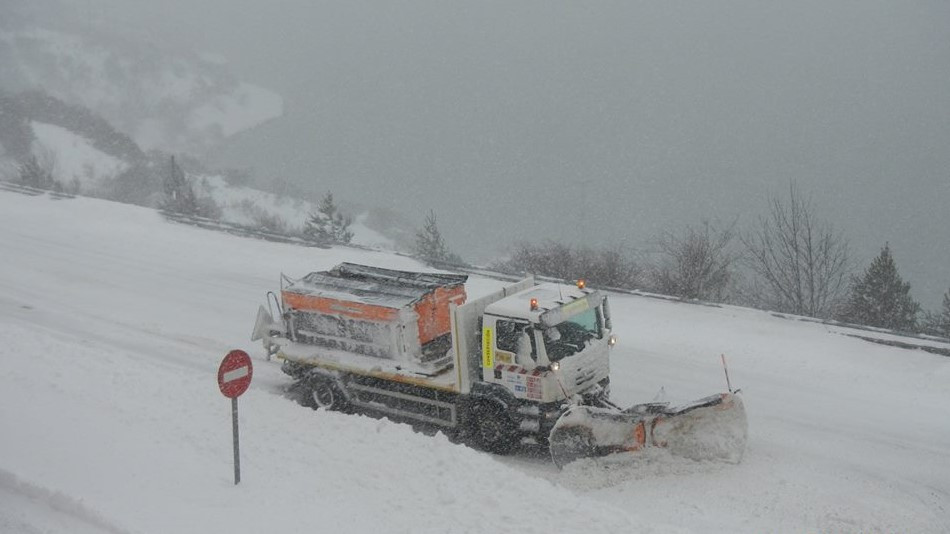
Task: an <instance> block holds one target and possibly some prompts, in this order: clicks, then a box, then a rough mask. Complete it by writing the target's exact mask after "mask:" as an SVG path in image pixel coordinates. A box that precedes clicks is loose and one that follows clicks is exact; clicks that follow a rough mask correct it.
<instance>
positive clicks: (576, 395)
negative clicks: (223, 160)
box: [252, 263, 746, 467]
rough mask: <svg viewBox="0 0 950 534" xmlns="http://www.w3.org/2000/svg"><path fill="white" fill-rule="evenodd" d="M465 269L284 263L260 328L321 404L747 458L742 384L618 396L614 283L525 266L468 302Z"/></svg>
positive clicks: (488, 440)
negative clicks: (738, 390)
mask: <svg viewBox="0 0 950 534" xmlns="http://www.w3.org/2000/svg"><path fill="white" fill-rule="evenodd" d="M467 278H468V277H467V276H465V275H457V274H435V273H418V272H407V271H397V270H392V269H384V268H379V267H371V266H364V265H356V264H351V263H342V264H340V265H337V266H336V267H334V268H333V269H331V270H329V271H322V272H314V273H310V274H308V275H306V276H304V277H303V278H301V279H299V280H293V279H290V278H288V277H286V276H284V275H281V289H280V294H279V297H278V295H277V294H275V293H274V292H270V293H268V295H267V306H266V307H265V306H261V307H260V308H259V310H258V315H257V321H256V324H255V327H254V331H253V335H252V340H255V341H256V340H261V341H262V343H263V345H264V349H265V351H267V354H268V356H269V357H270V356H276V357H277V358H278V359H279V360H282V362H283V363H282V366H281V368H282V370H283V371H284V372H285V373H287V374H288V375H290V376H292V377H293V378H295V379H296V381H297V382H296V383H297V385H298V386H300V388H301V389H302V390H303V391H305V392H306V396H307V397H308V401H311V402H312V404H313V405H314V406H315V407H318V408H325V409H334V410H344V411H349V410H363V411H368V412H375V413H382V414H385V415H390V416H393V417H395V418H397V419H401V420H408V421H409V422H417V423H423V424H426V425H435V426H436V427H438V428H440V429H442V430H444V431H445V432H446V433H447V434H449V435H453V436H456V437H457V439H459V440H460V441H463V442H466V443H469V444H471V445H473V446H475V447H477V448H480V449H483V450H486V451H490V452H494V453H499V454H505V453H508V452H510V451H512V450H513V449H515V448H516V447H518V446H520V445H523V444H537V445H541V446H546V447H548V449H549V450H550V453H551V456H552V459H553V461H554V462H555V463H556V464H557V465H558V466H560V467H563V466H564V465H566V464H567V463H569V462H571V461H574V460H576V459H579V458H584V457H594V456H602V455H607V454H612V453H617V452H635V451H639V450H642V449H644V448H646V447H667V448H669V449H670V450H671V451H672V452H674V453H677V454H683V455H685V456H689V457H692V458H695V459H723V460H726V461H733V462H737V461H739V459H741V456H742V452H743V450H744V447H745V439H746V416H745V409H744V407H743V405H742V401H741V399H740V398H739V397H738V396H737V395H736V394H734V393H732V392H731V391H730V392H727V393H720V394H716V395H711V396H709V397H706V398H703V399H699V400H697V401H695V402H692V403H689V404H688V405H686V406H681V407H671V406H669V405H668V404H665V403H647V404H639V405H636V406H633V407H631V408H628V409H625V410H624V409H620V408H619V407H618V406H616V405H614V404H613V403H612V402H611V401H610V399H609V394H610V377H609V369H610V367H609V356H610V352H611V349H612V347H613V346H614V344H615V343H616V338H615V337H614V335H613V334H612V325H611V318H610V307H609V304H608V299H607V295H606V294H605V293H603V292H601V291H597V290H592V289H589V288H587V287H585V284H584V282H583V281H577V282H576V283H571V284H559V283H535V281H534V279H533V278H527V279H525V280H522V281H520V282H518V283H515V284H512V285H509V286H508V287H505V288H503V289H500V290H498V291H496V292H494V293H491V294H489V295H485V296H483V297H481V298H478V299H475V300H471V301H468V300H467V298H466V293H465V282H466V281H467ZM275 318H276V319H275Z"/></svg>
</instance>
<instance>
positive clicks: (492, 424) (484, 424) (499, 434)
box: [470, 401, 518, 454]
mask: <svg viewBox="0 0 950 534" xmlns="http://www.w3.org/2000/svg"><path fill="white" fill-rule="evenodd" d="M470 415H471V422H470V429H471V432H472V438H473V440H474V442H475V445H476V446H477V447H478V448H480V449H482V450H485V451H488V452H493V453H495V454H508V453H510V452H511V451H512V450H513V449H514V448H515V445H517V444H518V434H517V432H516V431H515V425H514V422H512V420H511V418H510V417H508V413H507V411H506V410H505V407H504V406H502V405H501V404H499V403H498V402H495V401H480V402H477V403H475V404H474V405H473V406H472V409H471V412H470Z"/></svg>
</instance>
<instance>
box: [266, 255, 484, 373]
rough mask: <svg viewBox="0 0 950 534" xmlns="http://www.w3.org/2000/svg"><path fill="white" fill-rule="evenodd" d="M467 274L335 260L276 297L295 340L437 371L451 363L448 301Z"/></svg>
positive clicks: (460, 293) (461, 290) (460, 296)
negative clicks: (338, 262)
mask: <svg viewBox="0 0 950 534" xmlns="http://www.w3.org/2000/svg"><path fill="white" fill-rule="evenodd" d="M467 278H468V277H467V276H464V275H453V274H429V273H408V272H404V271H395V270H390V269H383V268H379V267H366V266H363V265H355V264H352V263H342V264H340V265H338V266H336V267H335V268H333V269H331V270H329V271H323V272H315V273H310V274H308V275H307V276H304V277H303V278H301V279H300V280H297V281H294V282H293V283H291V284H290V285H288V286H286V287H284V288H283V289H282V290H281V297H282V298H283V305H284V308H285V309H286V310H287V313H288V314H289V315H288V318H289V320H290V321H291V325H290V327H291V328H290V331H291V332H293V335H294V341H298V342H300V343H306V344H308V345H315V346H319V347H324V348H327V349H331V350H341V351H345V352H349V353H355V354H362V355H365V356H372V357H376V358H383V359H387V360H401V361H405V362H407V363H410V364H415V365H417V366H420V367H422V368H425V369H428V370H429V371H438V370H439V369H441V368H444V367H445V366H447V365H450V364H451V357H450V355H449V354H448V351H449V349H450V348H451V345H452V342H451V338H450V336H449V331H450V329H451V324H450V318H449V304H455V305H456V306H458V305H461V304H463V303H464V302H465V285H464V284H465V280H466V279H467Z"/></svg>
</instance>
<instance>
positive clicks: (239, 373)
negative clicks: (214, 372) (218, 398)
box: [224, 365, 250, 382]
mask: <svg viewBox="0 0 950 534" xmlns="http://www.w3.org/2000/svg"><path fill="white" fill-rule="evenodd" d="M249 370H250V367H248V366H246V365H245V366H244V367H238V368H237V369H231V370H230V371H228V372H227V373H224V381H225V382H230V381H232V380H237V379H238V378H244V377H245V376H247V373H248V371H249Z"/></svg>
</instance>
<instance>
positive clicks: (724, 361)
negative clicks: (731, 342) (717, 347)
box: [719, 354, 732, 393]
mask: <svg viewBox="0 0 950 534" xmlns="http://www.w3.org/2000/svg"><path fill="white" fill-rule="evenodd" d="M719 357H720V359H721V360H722V370H723V371H725V372H726V387H727V388H729V393H732V384H730V383H729V368H728V367H726V355H725V354H720V355H719Z"/></svg>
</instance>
